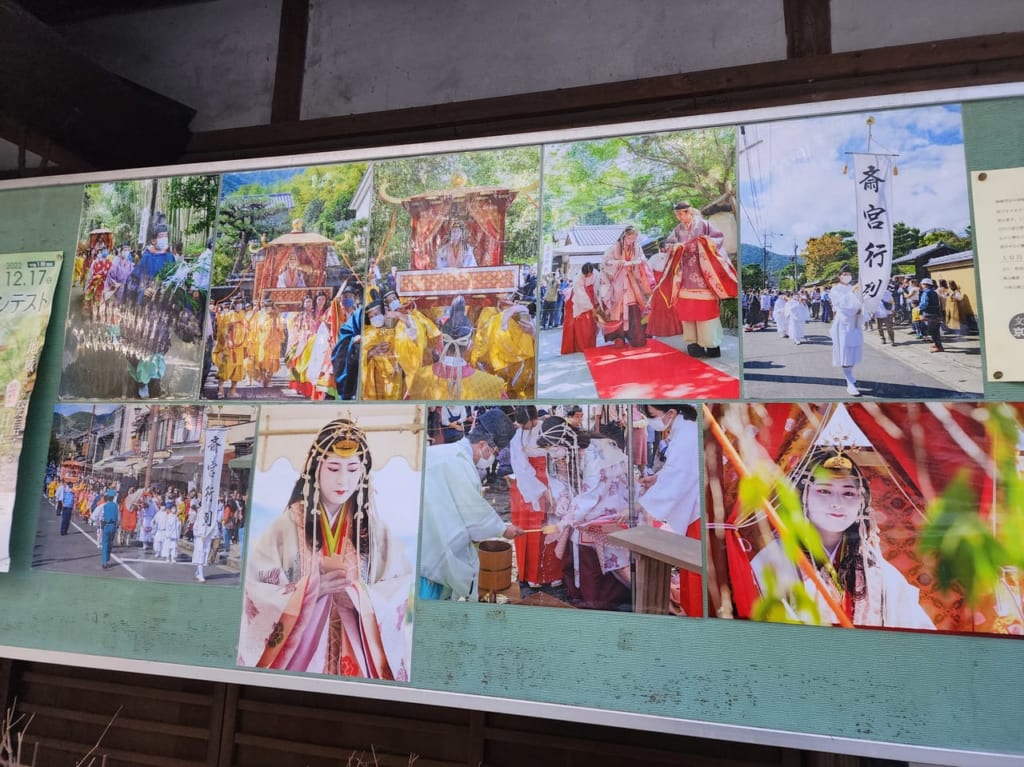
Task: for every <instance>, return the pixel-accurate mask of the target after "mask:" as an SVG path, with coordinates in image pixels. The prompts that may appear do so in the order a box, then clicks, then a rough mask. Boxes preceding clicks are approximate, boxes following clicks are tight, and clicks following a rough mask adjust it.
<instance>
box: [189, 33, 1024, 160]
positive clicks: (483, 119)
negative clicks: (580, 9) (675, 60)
mask: <svg viewBox="0 0 1024 767" xmlns="http://www.w3.org/2000/svg"><path fill="white" fill-rule="evenodd" d="M1019 80H1024V32H1014V33H1007V34H1000V35H985V36H980V37H969V38H961V39H957V40H947V41H942V42H935V43H919V44H913V45H902V46H895V47H890V48H879V49H874V50H867V51H855V52H849V53H838V54H824V55H816V56H806V57H803V58H800V59H788V60H784V61H773V62H768V63H764V64H752V65H748V66H742V67H731V68H727V69H713V70H708V71H704V72H691V73H687V74H680V75H667V76H662V77H651V78H645V79H641V80H631V81H628V82H619V83H608V84H604V85H592V86H581V87H576V88H565V89H560V90H552V91H543V92H540V93H531V94H524V95H516V96H502V97H497V98H489V99H477V100H474V101H463V102H458V103H450V104H440V105H436V106H427V107H414V108H409V109H398V110H391V111H386V112H374V113H368V114H358V115H351V116H347V117H329V118H320V119H315V120H300V121H294V122H287V123H279V124H276V125H261V126H253V127H246V128H235V129H228V130H217V131H206V132H202V133H197V134H196V135H195V136H194V137H193V139H192V141H191V143H190V144H189V148H188V151H187V152H186V154H185V155H184V156H183V158H182V161H183V162H185V161H188V162H192V161H202V160H217V159H237V158H244V157H261V156H263V157H265V156H270V155H274V154H283V153H288V152H310V151H323V150H332V149H353V148H360V147H368V146H383V145H391V144H402V143H411V142H419V141H441V140H446V139H465V138H474V137H480V136H493V135H500V134H503V133H512V132H521V131H529V130H544V129H557V128H569V127H576V126H583V125H600V124H607V123H613V122H621V121H625V120H644V119H658V118H664V117H681V116H688V115H700V114H709V113H718V112H722V113H726V112H729V111H734V110H739V109H750V108H757V107H771V106H782V105H787V104H799V103H805V102H816V101H825V100H831V99H839V98H852V97H857V96H877V95H882V94H890V93H907V92H911V91H916V90H929V89H936V88H946V87H959V86H969V85H984V84H990V83H1003V82H1013V81H1019ZM724 119H726V120H727V119H728V118H724Z"/></svg>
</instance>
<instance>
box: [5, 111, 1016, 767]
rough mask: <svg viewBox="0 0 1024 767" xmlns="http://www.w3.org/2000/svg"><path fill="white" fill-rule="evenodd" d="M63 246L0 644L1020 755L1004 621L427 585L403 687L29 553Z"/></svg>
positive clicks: (861, 741) (42, 222)
mask: <svg viewBox="0 0 1024 767" xmlns="http://www.w3.org/2000/svg"><path fill="white" fill-rule="evenodd" d="M963 122H964V133H965V143H966V146H967V162H968V167H969V169H982V168H996V167H1012V166H1022V165H1024V131H1022V128H1021V126H1022V125H1024V101H1022V100H1020V99H1007V100H996V101H984V102H978V103H966V104H964V107H963ZM176 172H177V171H176ZM82 194H83V186H82V185H81V184H72V185H67V186H39V187H34V188H24V189H7V190H4V191H0V252H18V251H41V250H60V251H63V252H64V253H65V254H72V253H74V251H75V246H76V242H75V240H76V233H77V227H78V223H79V214H80V210H81V204H82ZM72 266H73V259H72V258H65V262H64V269H63V274H62V277H61V283H60V285H59V286H58V289H57V299H56V302H55V307H54V312H53V319H52V321H51V323H50V326H49V330H48V334H47V343H46V347H45V349H44V354H43V359H42V362H41V364H40V373H39V378H38V383H37V387H36V390H35V396H34V397H33V401H32V406H31V409H30V413H29V421H28V428H27V430H26V434H25V443H24V449H23V455H22V461H21V466H20V472H19V485H18V486H19V497H18V503H17V507H16V509H15V518H14V520H15V521H14V527H13V531H12V550H11V556H12V570H11V572H10V573H9V574H7V575H5V576H3V577H0V604H2V605H3V610H2V611H0V645H2V646H3V647H0V652H5V653H6V654H9V655H11V656H15V657H32V653H33V651H36V650H40V651H54V652H55V653H57V654H56V655H53V656H50V657H52V658H53V659H55V660H56V661H57V662H67V663H77V664H84V663H89V664H91V665H101V666H109V667H111V668H115V669H124V668H126V665H125V663H124V662H123V661H125V660H127V661H145V662H155V663H157V664H161V663H166V664H181V665H183V666H185V667H191V668H184V669H182V668H173V667H171V666H167V667H161V666H159V665H157V666H153V667H147V670H148V671H156V672H157V673H187V674H195V675H201V676H204V677H213V678H221V679H225V680H236V681H244V682H245V683H250V684H261V685H267V686H274V685H278V684H280V685H282V686H288V687H299V688H302V687H304V686H308V687H309V688H310V689H318V690H323V689H329V690H332V691H335V692H337V693H339V694H357V695H378V694H379V695H380V696H381V697H386V698H395V699H407V700H416V701H421V702H433V703H437V704H440V705H458V706H464V707H479V708H483V709H495V710H509V711H514V712H516V713H524V714H536V715H542V716H551V717H563V718H566V719H570V720H573V719H576V720H580V721H605V722H608V723H612V722H614V723H617V724H621V725H626V726H632V727H638V728H649V729H657V730H664V731H673V732H682V733H687V734H692V735H698V736H708V737H723V738H731V739H738V740H749V741H755V742H765V743H773V744H780V745H792V746H796V747H806V748H811V749H817V750H833V751H846V752H850V753H863V754H868V755H876V756H889V757H894V758H906V759H914V760H918V761H923V762H942V763H956V764H973V765H977V764H1009V763H1022V764H1024V728H1022V727H1021V726H1020V713H1021V712H1022V711H1024V643H1022V642H1020V641H1014V640H1012V639H993V638H976V637H967V636H949V635H930V634H922V633H911V632H900V631H884V632H883V631H837V630H832V629H829V628H812V627H791V626H786V625H777V624H766V623H755V622H747V621H726V620H715V619H707V618H705V619H699V618H688V619H672V618H667V617H658V616H646V615H637V614H617V613H611V612H598V611H593V612H592V611H586V610H575V611H570V610H551V609H537V608H532V609H529V608H517V607H514V606H500V605H483V604H481V605H473V606H472V607H471V608H469V607H468V606H467V605H465V604H459V603H449V602H424V601H420V602H419V603H418V604H417V613H416V626H415V644H414V655H413V677H412V684H411V685H410V686H409V687H403V686H399V685H374V684H372V683H354V682H345V681H338V680H329V681H324V680H322V679H315V678H313V677H302V676H296V675H292V676H290V677H285V676H283V675H278V674H273V673H265V672H253V671H241V670H239V669H237V668H236V665H235V660H236V643H237V637H238V623H239V614H240V609H241V600H240V590H238V589H234V588H195V587H183V586H179V585H171V584H162V583H152V582H148V583H145V584H139V583H136V582H134V581H131V580H128V579H125V580H102V581H101V580H99V579H95V578H91V577H73V576H66V575H58V574H53V573H41V572H33V571H32V569H31V566H30V562H31V559H32V549H33V545H34V538H35V524H34V521H35V517H36V508H37V506H38V493H39V492H40V489H41V487H42V484H43V475H44V470H45V464H46V452H47V445H48V438H49V423H50V419H51V415H52V412H53V404H54V402H55V401H56V398H57V389H58V383H59V380H58V379H59V376H60V355H61V351H62V349H61V344H62V338H63V332H64V319H65V315H66V312H67V296H68V282H69V280H70V278H71V269H72ZM983 309H984V304H983V302H982V311H983ZM982 321H983V320H982ZM986 395H987V397H989V398H993V399H1006V400H1020V399H1024V384H987V385H986ZM3 648H6V650H4V649H3ZM85 656H100V657H95V658H94V657H85ZM432 693H450V694H453V695H434V696H433V697H432ZM477 696H483V697H477ZM547 704H555V706H551V705H547ZM556 706H557V707H556ZM561 706H564V707H568V708H558V707H561ZM617 712H621V713H617ZM623 714H624V715H625V716H623ZM633 715H640V716H638V717H637V716H633ZM817 736H820V738H819V737H817ZM904 747H919V749H920V750H907V749H905V748H904ZM957 752H978V753H974V754H970V753H957Z"/></svg>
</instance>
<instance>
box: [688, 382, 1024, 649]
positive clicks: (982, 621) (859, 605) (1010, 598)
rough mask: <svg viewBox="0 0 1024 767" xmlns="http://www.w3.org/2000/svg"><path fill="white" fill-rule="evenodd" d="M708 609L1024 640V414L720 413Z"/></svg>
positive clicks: (862, 408) (714, 440) (714, 438)
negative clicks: (1021, 531)
mask: <svg viewBox="0 0 1024 767" xmlns="http://www.w3.org/2000/svg"><path fill="white" fill-rule="evenodd" d="M704 426H705V439H704V449H705V470H706V476H707V482H708V494H707V498H708V508H707V512H706V517H707V534H706V537H705V540H706V542H707V560H708V568H709V581H710V583H709V594H708V596H709V599H710V602H711V604H710V612H711V614H712V615H716V616H718V617H721V618H748V619H751V620H764V621H776V622H784V623H802V624H807V625H818V626H841V627H845V628H891V629H913V630H919V631H942V632H955V633H974V634H992V635H1009V636H1017V637H1020V636H1024V591H1022V579H1021V572H1022V570H1021V568H1022V566H1024V545H1022V544H1024V539H1022V538H1021V536H1020V530H1021V529H1022V524H1024V505H1022V503H1021V499H1022V498H1024V459H1022V456H1024V406H1022V405H1020V404H1016V403H966V402H965V403H960V402H956V403H953V402H926V403H843V402H832V403H801V404H790V403H767V404H726V405H717V406H715V407H714V408H712V409H711V410H710V411H709V412H708V413H706V418H705V424H704Z"/></svg>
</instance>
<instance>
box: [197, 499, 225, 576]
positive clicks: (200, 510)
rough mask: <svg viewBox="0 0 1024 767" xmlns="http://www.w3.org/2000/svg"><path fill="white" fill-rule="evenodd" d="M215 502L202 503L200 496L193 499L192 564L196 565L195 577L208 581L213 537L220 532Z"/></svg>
mask: <svg viewBox="0 0 1024 767" xmlns="http://www.w3.org/2000/svg"><path fill="white" fill-rule="evenodd" d="M215 508H216V504H215V503H202V502H201V501H200V500H199V499H198V498H193V499H192V510H193V513H194V514H195V519H194V520H193V522H192V564H194V565H195V566H196V572H195V579H196V580H197V581H199V582H200V583H205V582H206V573H205V571H204V569H203V568H204V567H206V563H207V562H208V561H209V559H210V546H211V545H212V544H213V539H214V538H216V537H218V535H219V534H220V525H218V524H217V515H216V514H214V509H215Z"/></svg>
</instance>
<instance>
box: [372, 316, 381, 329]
mask: <svg viewBox="0 0 1024 767" xmlns="http://www.w3.org/2000/svg"><path fill="white" fill-rule="evenodd" d="M370 324H371V325H373V326H374V327H375V328H382V327H384V318H383V317H381V316H380V315H379V314H377V315H374V316H373V317H370Z"/></svg>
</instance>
